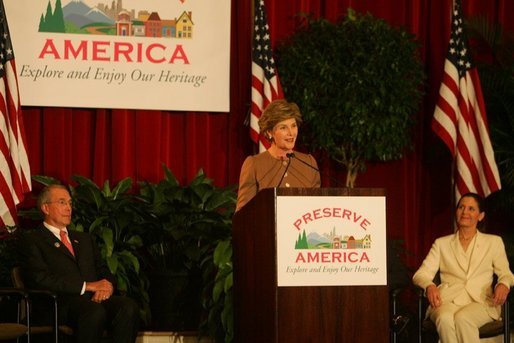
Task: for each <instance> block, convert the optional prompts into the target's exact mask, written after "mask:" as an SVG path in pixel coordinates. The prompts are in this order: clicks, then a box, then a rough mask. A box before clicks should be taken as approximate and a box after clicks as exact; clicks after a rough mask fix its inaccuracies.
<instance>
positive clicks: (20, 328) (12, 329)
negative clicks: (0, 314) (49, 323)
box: [0, 288, 30, 341]
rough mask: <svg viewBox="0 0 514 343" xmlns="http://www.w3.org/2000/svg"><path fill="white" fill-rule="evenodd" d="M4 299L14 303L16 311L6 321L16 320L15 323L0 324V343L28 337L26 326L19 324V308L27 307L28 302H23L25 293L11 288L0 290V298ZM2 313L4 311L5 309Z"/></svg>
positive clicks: (25, 296) (25, 297)
mask: <svg viewBox="0 0 514 343" xmlns="http://www.w3.org/2000/svg"><path fill="white" fill-rule="evenodd" d="M4 297H6V298H9V299H13V300H15V301H16V310H17V311H16V314H13V315H12V316H11V317H10V318H8V320H14V318H16V322H0V341H5V340H13V339H18V338H19V337H21V336H24V335H29V331H28V327H27V325H25V324H23V323H21V322H20V320H21V318H20V313H21V310H22V308H21V307H22V306H25V305H27V306H28V302H26V301H25V300H26V299H27V297H28V295H27V293H26V292H23V291H21V290H18V289H13V288H0V298H2V299H4ZM3 311H5V309H4V310H3ZM4 314H5V313H4ZM6 319H7V318H3V320H6ZM27 341H30V338H28V339H27Z"/></svg>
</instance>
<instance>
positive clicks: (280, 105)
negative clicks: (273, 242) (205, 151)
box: [236, 99, 321, 211]
mask: <svg viewBox="0 0 514 343" xmlns="http://www.w3.org/2000/svg"><path fill="white" fill-rule="evenodd" d="M301 123H302V116H301V113H300V109H299V108H298V105H296V104H295V103H293V102H287V101H286V100H284V99H280V100H275V101H273V102H271V103H270V104H269V105H268V106H267V107H266V109H265V110H264V111H263V113H262V116H261V118H260V119H259V129H260V133H261V134H262V135H264V137H266V139H267V140H268V141H269V142H270V147H269V148H268V150H266V151H264V152H262V153H260V154H258V155H253V156H248V157H247V158H246V160H245V161H244V163H243V166H242V167H241V174H240V177H239V190H238V194H237V206H236V211H238V210H239V209H241V208H242V207H243V206H244V205H245V204H246V203H248V202H249V201H250V200H251V199H252V198H253V197H254V196H255V195H256V194H257V192H259V190H261V189H264V188H273V187H308V188H310V187H320V184H321V182H320V175H319V169H318V164H317V163H316V160H315V159H314V157H313V156H312V155H310V154H303V153H300V152H297V151H294V147H295V143H296V138H297V137H298V127H299V126H300V125H301Z"/></svg>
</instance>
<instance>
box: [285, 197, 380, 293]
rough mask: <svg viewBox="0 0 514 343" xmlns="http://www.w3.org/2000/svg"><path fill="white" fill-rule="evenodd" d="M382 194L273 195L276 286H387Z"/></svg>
mask: <svg viewBox="0 0 514 343" xmlns="http://www.w3.org/2000/svg"><path fill="white" fill-rule="evenodd" d="M385 213H386V208H385V197H364V196H355V197H347V196H345V197H292V196H285V197H283V196H282V197H281V196H278V197H277V214H278V217H277V284H278V286H345V285H354V286H356V285H386V284H387V254H386V245H387V244H386V243H387V242H386V215H385Z"/></svg>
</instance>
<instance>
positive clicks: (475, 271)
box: [412, 232, 514, 319]
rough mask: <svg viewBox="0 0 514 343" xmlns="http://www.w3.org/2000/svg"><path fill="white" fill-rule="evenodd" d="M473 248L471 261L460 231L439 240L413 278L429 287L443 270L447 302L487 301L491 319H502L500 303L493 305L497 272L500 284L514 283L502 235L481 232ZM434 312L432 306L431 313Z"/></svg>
mask: <svg viewBox="0 0 514 343" xmlns="http://www.w3.org/2000/svg"><path fill="white" fill-rule="evenodd" d="M459 249H460V250H459ZM469 249H473V250H472V252H471V256H470V261H469V263H468V262H467V260H466V258H465V256H464V254H463V249H462V247H461V245H460V243H459V236H458V233H455V234H452V235H448V236H444V237H441V238H438V239H436V241H435V242H434V244H433V245H432V248H431V249H430V252H429V253H428V255H427V257H426V258H425V260H424V261H423V263H422V265H421V267H420V268H419V269H418V270H417V271H416V273H415V274H414V276H413V278H412V280H413V282H414V284H415V285H417V286H419V287H421V288H423V289H425V290H426V288H427V287H428V286H429V285H431V284H433V283H434V282H433V280H434V276H435V275H436V273H437V272H438V271H439V275H440V279H441V283H440V284H439V285H438V288H439V291H440V295H441V300H442V302H443V304H444V303H448V302H454V303H455V304H457V305H465V304H467V303H470V301H474V302H477V303H481V304H484V305H485V306H486V308H487V312H488V313H489V315H490V316H491V318H493V319H498V318H499V317H500V313H501V308H500V306H491V305H490V304H491V302H490V299H491V298H492V295H493V289H492V282H493V274H496V275H497V277H498V280H497V282H498V283H503V284H504V285H506V286H507V287H508V288H510V287H511V286H513V285H514V275H513V274H512V272H511V271H510V269H509V261H508V260H507V255H506V253H505V246H504V244H503V241H502V239H501V237H499V236H496V235H490V234H485V233H481V232H477V235H476V238H475V243H474V244H470V246H469V247H468V250H469ZM430 311H431V308H429V309H428V311H427V315H429V314H430Z"/></svg>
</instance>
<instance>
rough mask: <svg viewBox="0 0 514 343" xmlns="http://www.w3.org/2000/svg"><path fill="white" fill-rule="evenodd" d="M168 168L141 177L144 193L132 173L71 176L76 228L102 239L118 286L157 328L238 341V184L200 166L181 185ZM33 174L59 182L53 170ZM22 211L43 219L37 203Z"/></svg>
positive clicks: (44, 181) (43, 180) (45, 180)
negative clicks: (113, 179)
mask: <svg viewBox="0 0 514 343" xmlns="http://www.w3.org/2000/svg"><path fill="white" fill-rule="evenodd" d="M163 169H164V174H165V177H164V178H163V179H162V180H161V181H160V182H159V183H157V184H154V183H150V182H142V183H141V184H140V187H139V192H138V193H133V192H130V191H131V189H132V180H131V179H129V178H127V179H124V180H122V181H120V182H119V183H118V184H117V185H116V186H114V187H113V188H111V187H110V185H109V182H108V181H106V182H105V183H104V185H103V187H102V188H100V187H98V186H97V185H96V184H95V183H94V182H93V181H91V180H89V179H87V178H84V177H81V176H73V181H74V183H75V184H76V186H68V187H69V190H70V194H71V196H72V198H73V211H74V215H73V222H72V225H71V227H70V228H71V229H73V230H79V231H87V232H90V233H91V234H93V235H94V236H95V237H96V238H97V242H98V245H99V247H100V249H101V252H102V256H103V257H104V258H105V260H106V261H107V263H108V265H109V268H110V269H111V271H112V272H113V274H114V275H115V276H116V278H117V281H118V288H120V289H121V290H122V291H123V292H125V293H127V295H129V296H132V297H133V298H134V299H136V300H138V301H139V302H140V306H141V308H142V314H143V315H144V319H145V320H146V322H147V324H149V325H150V326H151V327H152V328H153V329H165V330H197V329H198V330H199V333H200V334H201V335H204V336H209V337H212V338H215V339H216V341H219V342H222V341H224V342H232V340H233V331H234V330H233V295H232V282H233V281H232V239H231V238H232V237H231V236H232V215H233V214H234V210H235V203H236V193H235V187H226V188H220V187H216V186H214V185H213V182H212V180H211V179H209V178H207V177H206V175H205V174H204V173H203V171H202V170H200V171H199V172H198V174H197V175H196V176H195V178H194V179H193V180H192V181H191V182H190V183H189V184H187V185H180V184H179V182H178V181H177V179H176V178H175V176H174V175H173V174H172V173H171V171H170V170H169V169H168V168H167V167H166V166H163ZM34 180H36V181H37V182H39V183H41V184H43V185H49V184H54V183H59V182H58V180H56V179H54V178H51V177H47V176H34ZM22 214H23V215H24V216H25V217H27V218H31V219H35V220H38V221H40V220H41V219H42V218H41V214H40V213H39V211H38V210H37V209H35V208H34V209H30V210H26V211H23V213H22ZM166 297H169V300H170V302H169V303H166V299H165V298H166ZM152 304H154V305H155V306H152ZM150 313H151V316H152V318H151V320H150ZM160 316H164V317H165V318H164V319H161V318H159V317H160Z"/></svg>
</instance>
